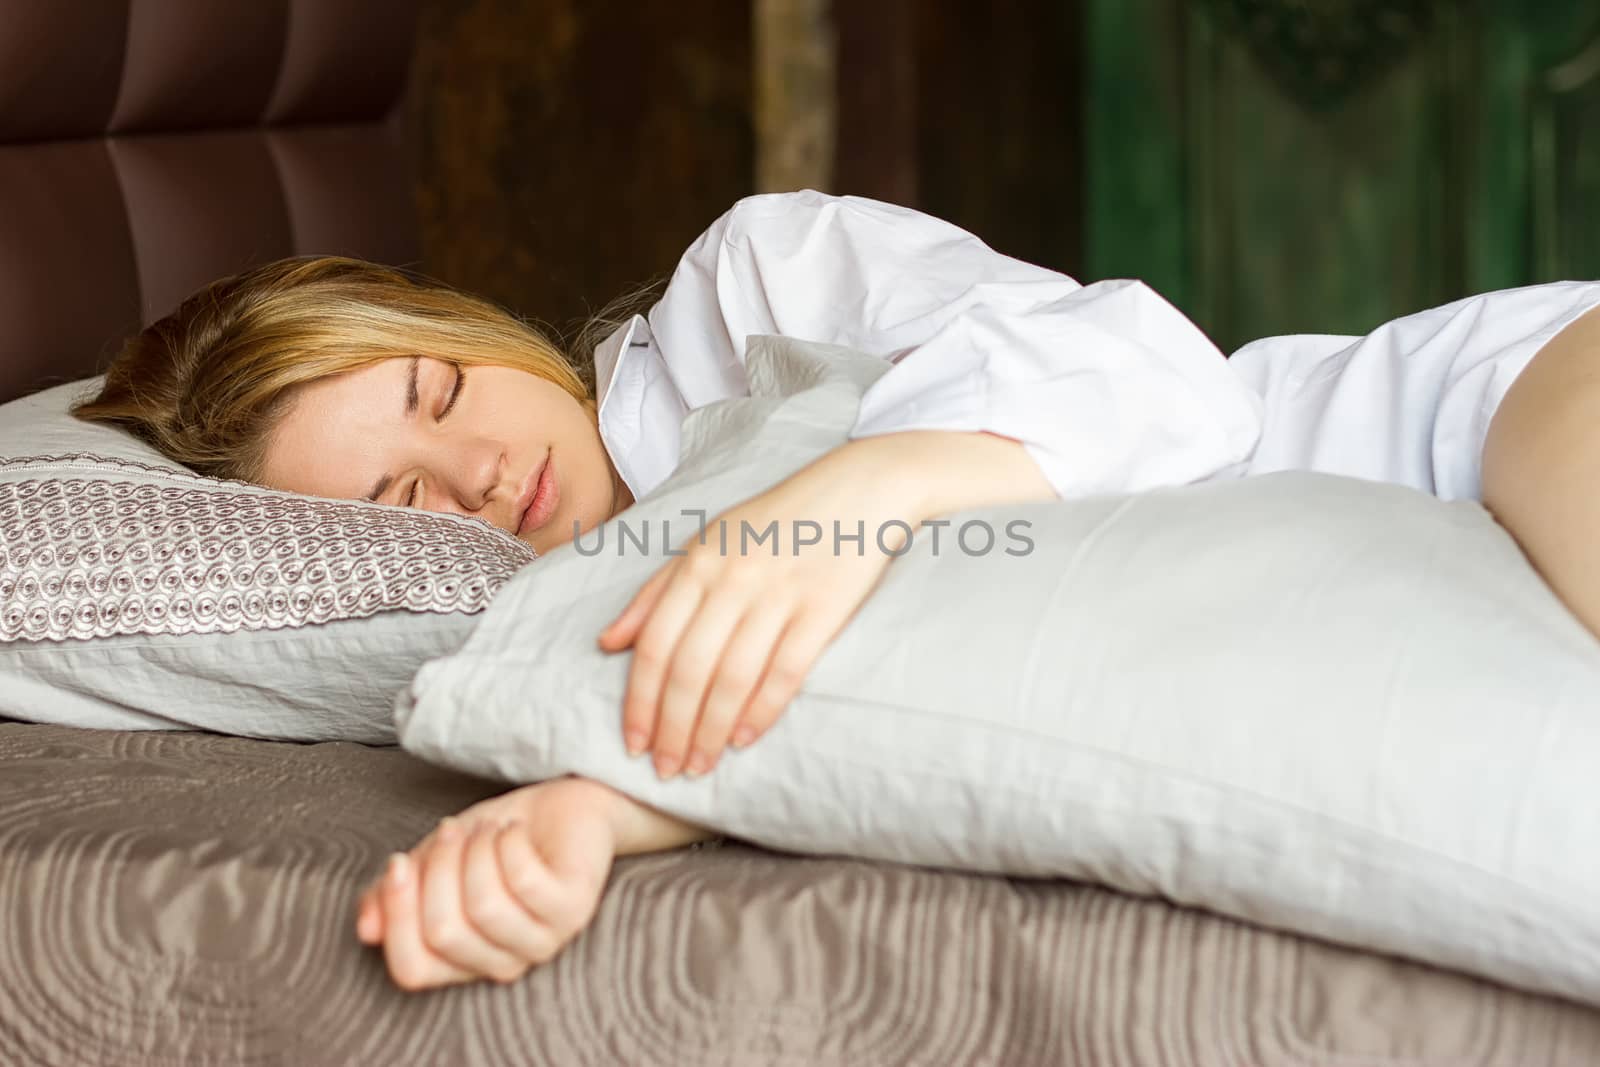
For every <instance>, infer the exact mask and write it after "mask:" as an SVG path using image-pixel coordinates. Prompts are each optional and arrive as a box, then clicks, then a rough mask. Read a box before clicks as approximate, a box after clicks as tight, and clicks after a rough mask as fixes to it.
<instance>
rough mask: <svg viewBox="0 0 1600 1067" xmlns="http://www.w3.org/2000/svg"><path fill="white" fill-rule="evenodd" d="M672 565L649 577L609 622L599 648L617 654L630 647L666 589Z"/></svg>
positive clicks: (603, 631) (601, 634) (602, 634)
mask: <svg viewBox="0 0 1600 1067" xmlns="http://www.w3.org/2000/svg"><path fill="white" fill-rule="evenodd" d="M675 563H676V561H673V563H668V564H667V565H666V566H664V567H662V568H661V569H660V570H658V571H656V572H655V573H654V574H652V575H651V576H650V580H649V581H647V582H645V583H644V585H643V586H642V587H641V588H640V589H639V591H638V592H637V593H635V594H634V595H633V599H632V600H630V601H628V606H627V607H625V608H623V609H622V613H621V614H620V615H618V616H617V617H616V618H615V619H613V620H611V625H609V626H607V627H606V628H605V629H604V630H601V631H600V647H601V648H603V649H605V650H606V651H607V652H617V651H620V650H622V649H624V648H627V647H628V646H629V645H631V644H632V643H633V641H634V639H635V638H636V637H638V636H639V628H640V627H641V626H643V625H644V622H645V620H646V619H648V618H649V617H650V612H651V611H652V610H653V609H654V608H655V605H656V601H657V600H658V599H660V597H661V593H662V592H663V591H664V590H665V589H666V587H667V582H668V581H669V580H670V579H671V577H672V572H673V570H674V569H675V567H674V564H675Z"/></svg>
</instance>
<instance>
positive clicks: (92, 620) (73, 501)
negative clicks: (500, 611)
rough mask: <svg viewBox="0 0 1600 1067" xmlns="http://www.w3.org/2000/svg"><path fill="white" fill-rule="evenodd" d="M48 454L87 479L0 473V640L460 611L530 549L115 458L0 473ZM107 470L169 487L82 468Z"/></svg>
mask: <svg viewBox="0 0 1600 1067" xmlns="http://www.w3.org/2000/svg"><path fill="white" fill-rule="evenodd" d="M59 464H67V465H69V466H70V467H73V468H76V469H74V471H73V473H74V475H76V474H78V473H79V472H80V470H81V473H83V474H84V475H85V476H82V477H78V476H71V477H61V476H55V477H31V478H26V479H23V480H20V481H14V482H7V483H0V640H4V641H16V640H23V641H39V640H52V641H59V640H66V639H74V638H93V637H114V636H126V635H143V636H176V635H182V634H206V633H231V632H235V631H240V630H277V629H285V628H289V627H297V626H306V625H311V624H317V623H326V622H335V621H338V620H343V619H359V618H366V617H369V616H372V615H376V614H379V613H381V612H385V611H394V610H405V611H412V612H467V613H472V612H478V611H482V610H483V609H484V608H485V607H487V606H488V604H489V600H490V598H491V597H493V595H494V594H495V593H496V592H497V591H498V590H499V588H500V586H501V585H503V584H504V583H505V582H506V580H507V579H509V578H510V577H511V576H512V575H513V574H514V573H516V571H517V570H519V569H520V568H522V567H523V566H526V565H527V564H528V563H530V562H532V561H533V559H534V558H535V556H534V552H533V550H532V549H531V548H530V547H528V546H527V545H526V544H524V543H523V542H521V541H518V540H517V539H516V538H514V537H511V536H509V535H508V534H506V533H504V532H503V531H499V530H496V529H494V528H493V527H490V526H488V525H487V524H485V523H483V522H481V521H480V520H477V519H462V518H460V517H457V516H444V515H437V514H431V513H427V512H419V511H408V510H405V509H401V508H393V507H384V506H381V505H375V504H366V503H363V502H354V501H334V500H320V499H317V498H315V497H304V496H297V495H295V494H290V493H280V492H276V491H273V490H265V489H261V488H260V487H255V486H248V487H247V486H245V485H244V484H243V483H228V482H223V481H221V480H220V479H213V478H205V477H203V476H200V475H196V474H193V473H192V472H188V471H177V470H173V469H170V468H159V467H153V466H150V465H147V464H142V463H132V462H129V461H126V460H112V459H108V458H105V457H99V456H90V455H74V456H52V457H34V458H30V459H21V460H12V461H7V462H3V463H0V474H7V473H16V472H17V471H18V469H19V468H21V469H22V470H23V471H24V472H26V473H33V472H34V471H35V470H37V469H38V468H39V467H41V466H48V465H59ZM118 470H121V471H123V472H124V474H126V473H128V472H131V471H138V472H140V473H148V474H152V475H158V476H160V479H161V480H162V481H165V482H168V483H170V484H141V483H139V482H132V481H128V480H126V478H123V479H118V478H116V477H106V476H96V474H95V472H97V471H104V472H108V473H111V474H114V473H115V472H117V471H118ZM41 473H42V472H41ZM236 487H237V488H236Z"/></svg>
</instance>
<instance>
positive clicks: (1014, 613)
mask: <svg viewBox="0 0 1600 1067" xmlns="http://www.w3.org/2000/svg"><path fill="white" fill-rule="evenodd" d="M749 364H750V382H751V388H752V390H753V391H754V393H755V395H754V396H753V397H752V398H750V399H748V400H735V401H728V402H724V403H722V404H719V405H715V406H713V407H711V408H706V409H702V410H699V411H696V412H693V413H691V414H690V416H689V417H688V418H687V419H686V420H685V424H684V438H683V440H684V442H685V446H686V455H685V457H684V460H683V463H682V465H681V466H680V468H679V470H678V471H677V472H676V473H675V474H674V475H673V477H672V478H671V479H669V480H668V482H666V483H665V484H664V485H663V486H662V487H661V488H660V489H659V490H657V492H656V493H654V494H652V495H651V496H650V497H649V498H648V499H647V500H645V501H643V502H641V504H639V505H638V506H636V507H635V508H634V509H631V510H630V511H629V512H626V513H624V514H623V515H622V516H620V517H619V518H618V519H615V520H613V521H612V522H611V523H610V524H608V528H607V534H608V537H607V541H606V548H605V551H604V552H602V553H600V554H598V555H596V556H593V557H586V556H584V555H583V554H582V553H581V552H579V551H578V549H579V546H578V545H568V546H563V547H562V548H560V549H558V550H556V551H554V552H551V553H549V554H548V555H547V556H546V557H545V558H544V559H542V560H541V561H540V564H539V566H538V567H534V568H530V569H529V570H528V571H526V572H524V573H523V574H521V575H519V576H517V577H516V578H515V579H513V580H512V581H511V582H510V583H508V584H507V586H506V588H505V589H503V590H502V591H501V594H500V596H499V598H498V599H497V600H496V601H495V603H494V604H493V605H491V607H490V608H489V610H488V611H487V612H486V613H485V615H484V618H483V621H482V623H481V624H480V625H479V627H478V628H477V629H476V630H475V631H474V633H473V634H472V636H471V638H470V639H469V640H468V641H467V643H466V644H465V645H464V646H463V647H462V648H461V650H460V651H459V652H457V653H456V654H455V655H452V656H448V657H445V658H444V659H441V660H437V661H434V662H432V663H429V664H427V665H426V666H425V667H423V668H422V670H421V671H419V672H418V674H417V677H416V678H415V680H414V681H413V683H412V685H411V687H410V688H409V689H408V690H406V691H404V692H403V693H402V694H401V698H400V701H399V703H398V705H397V715H398V723H399V732H400V739H401V743H402V744H404V745H405V746H406V747H407V748H408V749H410V750H412V751H413V752H416V753H417V754H419V755H422V756H424V757H425V758H428V759H430V760H434V761H437V762H440V763H444V764H448V765H450V766H453V767H457V768H460V769H462V770H467V771H471V772H474V773H478V774H485V775H492V776H496V777H500V778H504V779H507V780H510V781H530V780H534V779H539V778H545V777H549V776H553V775H559V774H566V773H577V774H582V775H586V776H589V777H592V778H596V779H599V780H601V781H603V782H606V783H608V784H610V785H612V786H614V787H616V788H618V789H620V790H623V791H624V792H627V793H629V794H631V795H633V796H635V797H637V798H639V799H641V800H643V801H645V802H647V803H650V804H652V805H655V806H656V807H658V808H661V809H662V810H665V811H668V812H670V813H673V814H675V815H678V816H681V817H683V818H686V819H689V820H692V821H698V822H701V823H704V824H707V825H709V826H712V827H714V828H716V829H719V830H723V831H725V832H728V833H733V834H737V835H739V836H741V837H745V838H749V839H752V840H755V841H758V842H760V843H763V844H767V845H771V846H774V847H778V848H784V849H792V850H797V851H805V852H841V853H846V854H853V855H860V856H866V857H872V858H879V859H888V860H900V861H904V862H910V863H920V864H931V865H939V866H952V867H961V868H967V869H973V870H983V871H999V872H1005V873H1010V874H1018V875H1041V876H1052V877H1065V878H1073V879H1081V880H1085V881H1092V882H1097V883H1101V884H1105V885H1109V886H1112V887H1114V888H1118V889H1121V890H1124V891H1127V892H1134V893H1144V894H1157V895H1160V896H1164V897H1166V898H1168V899H1171V900H1174V901H1177V902H1179V903H1183V904H1191V905H1197V906H1201V907H1205V908H1209V909H1211V910H1214V911H1217V912H1221V913H1223V914H1227V915H1233V916H1238V917H1240V918H1244V919H1249V920H1253V921H1256V922H1261V923H1265V924H1269V925H1273V926H1278V927H1283V928H1287V929H1290V930H1294V931H1297V932H1300V933H1306V934H1310V935H1314V936H1318V937H1323V938H1328V939H1331V940H1335V941H1340V942H1344V943H1347V944H1353V945H1357V946H1361V947H1365V948H1373V949H1378V950H1381V951H1387V952H1394V953H1398V954H1402V955H1406V956H1410V957H1413V958H1417V959H1421V960H1425V961H1428V962H1431V963H1436V964H1440V965H1443V966H1447V967H1454V968H1459V969H1462V970H1467V971H1471V972H1472V973H1475V974H1479V975H1485V976H1488V977H1490V978H1494V979H1498V980H1501V981H1505V982H1509V983H1513V984H1517V985H1521V986H1524V987H1527V988H1532V989H1536V990H1540V991H1545V992H1554V993H1560V994H1562V995H1565V996H1571V997H1576V998H1579V999H1582V1000H1584V1001H1587V1002H1589V1003H1600V907H1597V906H1596V901H1600V849H1596V848H1595V847H1594V844H1595V842H1596V841H1597V840H1600V791H1597V789H1596V787H1595V784H1594V783H1595V780H1596V773H1597V771H1596V769H1597V768H1600V642H1596V640H1595V639H1594V637H1593V636H1592V635H1591V634H1590V633H1589V632H1588V631H1587V630H1585V629H1584V628H1583V626H1582V625H1581V624H1580V623H1579V622H1578V621H1577V620H1576V619H1575V618H1574V617H1573V616H1572V615H1571V613H1570V612H1568V611H1567V610H1566V609H1565V608H1564V607H1563V606H1562V604H1561V602H1560V601H1559V600H1558V599H1557V598H1556V597H1555V595H1554V594H1553V593H1552V592H1551V591H1550V590H1549V588H1548V587H1547V586H1545V585H1544V583H1543V582H1542V581H1541V580H1540V579H1539V577H1538V575H1537V574H1536V573H1535V572H1534V570H1533V569H1532V567H1531V566H1530V565H1529V564H1528V562H1527V560H1526V559H1525V558H1524V557H1523V556H1522V554H1521V552H1520V551H1519V550H1518V548H1517V546H1516V543H1515V542H1514V541H1513V540H1512V539H1511V538H1510V536H1509V535H1508V534H1507V533H1506V532H1505V531H1504V530H1503V529H1501V528H1500V527H1499V526H1498V525H1496V523H1495V522H1494V521H1493V519H1492V518H1491V517H1490V516H1489V514H1488V513H1487V512H1486V511H1485V510H1484V509H1483V508H1482V507H1480V506H1479V505H1477V504H1475V503H1471V502H1467V501H1460V502H1453V503H1446V502H1444V501H1441V500H1438V499H1436V498H1434V497H1432V496H1429V495H1428V494H1426V493H1421V492H1417V491H1415V490H1412V489H1408V488H1404V487H1402V486H1396V485H1388V484H1381V483H1377V482H1367V481H1360V480H1357V479H1353V478H1343V477H1335V476H1332V475H1322V474H1314V473H1308V472H1285V473H1280V474H1271V475H1265V476H1261V477H1255V478H1245V479H1238V480H1233V481H1222V482H1214V483H1207V484H1201V485H1192V486H1183V487H1178V488H1172V489H1164V490H1159V491H1154V492H1148V493H1140V494H1132V495H1121V496H1119V495H1105V496H1096V497H1090V498H1085V499H1080V500H1072V501H1041V502H1038V503H1036V504H1029V505H1027V506H1025V507H1017V508H1007V509H993V510H984V511H972V512H967V513H964V514H962V515H960V516H954V517H953V518H954V519H955V520H956V521H955V523H954V525H953V526H952V527H951V528H950V529H948V530H946V531H945V534H944V537H943V538H942V540H941V547H940V549H939V550H938V551H935V549H934V546H933V542H932V539H931V538H930V537H929V536H927V534H926V533H923V534H920V535H919V536H918V537H917V538H916V539H915V540H914V542H913V546H912V550H911V551H910V552H908V553H907V554H906V555H904V556H903V557H902V558H900V559H898V560H896V561H895V562H894V563H893V564H892V565H891V566H890V567H889V568H888V569H887V571H886V573H885V576H884V580H883V583H882V585H881V586H880V587H879V588H878V589H877V590H876V591H875V592H874V593H873V595H872V597H871V598H869V599H868V601H867V602H866V604H864V605H863V607H862V609H861V610H860V612H858V613H857V615H856V616H855V617H854V618H853V619H852V620H851V622H850V624H849V625H848V626H847V627H845V629H844V630H843V632H842V633H841V634H840V635H839V637H838V638H837V639H836V640H835V642H834V643H833V644H832V645H831V646H830V647H829V649H828V650H827V652H826V653H825V654H824V655H823V657H822V658H821V659H820V660H819V661H818V663H817V665H816V667H815V668H814V669H813V670H812V672H811V673H810V675H809V677H808V678H807V680H806V684H805V686H804V689H803V691H802V693H801V695H800V696H799V697H798V698H797V699H796V700H795V701H794V703H793V704H792V705H791V707H790V708H789V709H788V712H787V714H785V716H784V717H783V718H782V719H781V720H780V721H779V722H778V724H777V726H776V727H775V728H774V729H773V730H772V731H771V732H770V733H769V734H768V735H767V736H766V737H764V738H762V739H761V740H760V741H759V742H757V743H756V744H755V745H754V746H752V747H751V748H749V749H748V750H745V751H743V752H735V753H730V754H729V755H728V756H726V757H725V758H724V759H723V761H722V763H721V764H719V765H718V767H717V769H716V770H715V772H714V773H712V774H710V775H708V776H706V777H705V778H703V779H700V780H683V779H677V780H674V781H672V782H667V783H662V782H660V781H658V780H656V778H655V775H654V773H653V772H652V769H651V767H650V764H649V761H648V760H646V759H633V760H630V759H629V758H628V757H627V755H626V753H625V751H624V749H623V745H622V740H621V722H620V719H621V714H620V706H621V697H622V694H623V691H624V688H625V686H626V682H627V673H628V657H627V656H625V655H618V656H608V655H605V654H602V653H601V652H600V651H599V650H598V648H597V647H596V645H595V636H596V634H597V633H598V632H599V631H600V629H601V628H602V627H603V626H604V625H605V624H606V622H608V621H609V620H610V619H611V618H612V617H614V616H615V614H616V613H617V612H618V611H619V610H620V609H621V608H622V606H623V605H624V604H625V603H626V602H627V600H628V598H629V597H631V595H632V594H633V592H634V590H636V589H637V588H638V587H639V585H640V584H641V583H642V582H643V581H644V580H645V578H646V577H647V576H648V575H649V574H651V573H652V572H653V571H655V570H656V569H657V568H658V567H659V566H660V565H661V564H662V562H663V561H664V560H663V556H662V555H661V548H662V545H661V538H660V537H659V534H660V533H661V532H662V525H663V524H664V523H666V522H668V521H670V522H671V523H672V527H673V535H672V537H671V538H670V543H672V544H677V543H678V542H681V541H682V540H684V539H685V538H687V536H689V534H690V532H691V531H692V530H693V525H692V524H691V523H690V522H688V521H686V520H684V519H682V518H680V517H679V516H680V514H681V512H682V511H684V510H685V509H704V510H705V511H707V512H709V513H710V514H711V515H715V514H716V513H717V512H718V511H719V510H721V509H723V508H725V507H727V506H729V505H730V504H733V503H735V502H737V501H738V500H740V499H743V498H745V497H747V496H749V495H751V494H752V493H754V492H756V491H758V490H760V489H762V488H765V487H766V486H768V485H771V484H772V483H774V482H775V481H777V480H778V479H780V478H782V477H783V476H784V475H786V474H787V473H788V472H790V471H792V470H794V469H796V468H798V467H799V466H801V465H802V464H804V463H806V462H808V461H809V460H811V459H812V458H814V457H816V456H818V455H820V454H821V453H823V452H824V451H826V450H827V449H829V448H832V447H834V446H836V445H838V444H840V443H842V442H843V441H844V440H845V439H846V437H847V435H848V433H849V430H850V427H851V424H852V423H853V421H854V416H855V412H856V407H857V402H858V400H859V397H860V394H861V391H862V390H863V389H864V388H865V384H866V383H867V382H869V381H870V380H871V379H872V378H873V377H875V376H876V375H877V374H879V373H882V369H883V367H884V366H885V364H884V363H883V362H882V361H881V360H878V359H876V358H874V357H871V356H863V355H858V354H854V353H850V352H846V351H843V350H839V349H829V348H826V347H824V346H817V345H805V344H800V343H796V342H782V341H775V340H770V339H768V340H760V341H758V342H755V343H753V344H752V346H751V348H750V354H749ZM846 518H848V517H846ZM647 520H648V522H649V524H650V525H649V529H650V532H651V534H652V535H653V536H652V541H651V546H652V547H651V552H650V553H649V554H648V555H647V554H645V553H643V552H640V551H637V550H635V549H634V548H633V547H632V544H631V543H627V545H628V547H627V550H626V551H624V552H621V553H620V554H619V551H618V549H619V544H623V542H619V541H618V539H617V533H618V526H619V524H620V523H622V522H625V521H626V522H629V523H630V524H631V525H632V526H634V527H635V528H637V527H639V526H640V525H641V524H642V523H644V522H645V521H647ZM1017 520H1021V521H1026V522H1028V523H1029V524H1030V525H1029V526H1027V527H1026V528H1022V529H1020V530H1019V529H1017V528H1010V527H1009V524H1010V523H1012V522H1013V521H1017ZM966 522H982V523H984V524H986V525H987V526H988V527H989V528H990V529H992V530H993V531H994V533H995V537H996V539H995V542H994V544H993V546H992V547H991V548H990V549H989V550H988V551H980V550H981V549H982V547H983V545H984V543H985V541H986V535H984V534H983V533H982V530H981V529H980V528H976V527H975V528H972V529H971V530H969V536H968V537H967V539H966V548H962V547H961V544H960V537H959V529H960V526H961V525H962V524H963V523H966ZM1016 533H1020V534H1022V535H1023V536H1024V537H1025V538H1026V540H1027V542H1028V544H1027V545H1024V544H1023V543H1022V542H1021V541H1020V540H1019V539H1018V538H1017V537H1016V536H1014V534H1016ZM586 540H587V541H588V542H589V545H590V547H591V548H592V547H593V545H594V543H595V542H597V541H598V537H589V538H587V539H586ZM730 540H731V539H730ZM869 543H870V542H869ZM730 550H732V549H731V548H730ZM1014 552H1015V553H1017V554H1013V553H1014Z"/></svg>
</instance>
